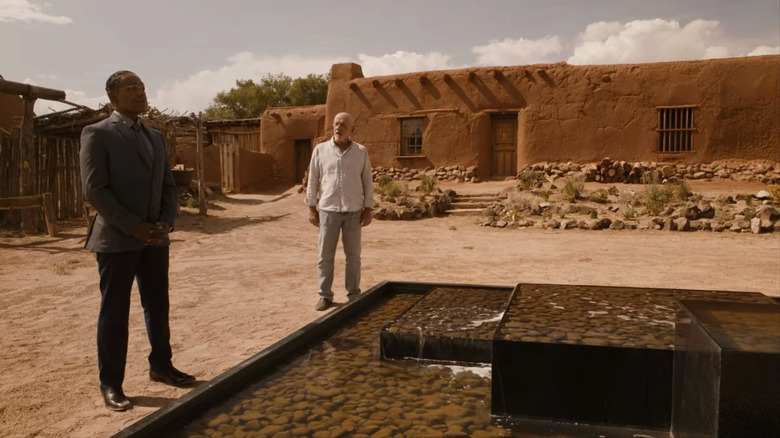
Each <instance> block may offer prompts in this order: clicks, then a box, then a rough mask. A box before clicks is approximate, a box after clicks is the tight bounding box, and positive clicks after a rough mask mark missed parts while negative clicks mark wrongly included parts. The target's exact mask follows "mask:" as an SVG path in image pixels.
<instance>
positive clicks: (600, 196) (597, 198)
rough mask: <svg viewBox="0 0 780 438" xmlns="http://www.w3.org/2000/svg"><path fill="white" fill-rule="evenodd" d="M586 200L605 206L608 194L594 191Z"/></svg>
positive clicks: (600, 190)
mask: <svg viewBox="0 0 780 438" xmlns="http://www.w3.org/2000/svg"><path fill="white" fill-rule="evenodd" d="M588 200H589V201H591V202H596V203H599V204H606V203H608V202H609V193H608V192H607V191H606V190H604V189H599V190H596V191H595V192H593V193H591V194H590V196H588Z"/></svg>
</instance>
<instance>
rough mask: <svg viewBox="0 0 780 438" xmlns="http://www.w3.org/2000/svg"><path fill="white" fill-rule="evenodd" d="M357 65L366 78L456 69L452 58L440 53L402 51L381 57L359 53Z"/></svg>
mask: <svg viewBox="0 0 780 438" xmlns="http://www.w3.org/2000/svg"><path fill="white" fill-rule="evenodd" d="M358 63H359V64H360V66H361V67H362V68H363V75H364V76H366V77H369V76H386V75H394V74H401V73H410V72H416V71H430V70H449V69H453V68H458V66H456V65H454V64H453V63H452V56H450V55H446V54H444V53H441V52H428V53H423V54H419V53H415V52H405V51H403V50H398V51H397V52H395V53H389V54H385V55H381V56H371V55H366V54H364V53H361V54H359V55H358Z"/></svg>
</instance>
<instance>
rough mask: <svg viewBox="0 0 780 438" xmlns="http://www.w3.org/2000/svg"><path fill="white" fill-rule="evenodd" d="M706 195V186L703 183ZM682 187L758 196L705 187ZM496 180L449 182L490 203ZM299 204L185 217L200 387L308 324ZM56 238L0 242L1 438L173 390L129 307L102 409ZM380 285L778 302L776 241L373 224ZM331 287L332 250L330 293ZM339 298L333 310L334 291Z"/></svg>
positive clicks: (308, 238) (66, 429) (160, 398)
mask: <svg viewBox="0 0 780 438" xmlns="http://www.w3.org/2000/svg"><path fill="white" fill-rule="evenodd" d="M702 184H703V185H702ZM702 184H692V189H693V190H694V191H710V192H713V191H715V192H723V191H726V192H731V193H733V194H736V193H746V192H749V191H753V190H756V189H758V188H761V187H760V186H749V185H748V186H749V187H746V186H745V185H742V186H740V187H735V186H732V185H729V184H723V183H720V184H715V183H709V184H708V183H702ZM506 186H508V183H501V182H489V183H482V184H455V185H452V186H450V187H452V188H454V189H455V190H456V191H461V192H475V193H487V192H498V190H500V189H501V188H503V187H506ZM307 214H308V213H307V210H306V208H305V207H304V205H303V195H301V194H298V193H296V188H291V189H289V190H288V191H286V192H281V193H267V194H256V195H233V196H231V197H230V198H226V199H223V200H220V201H219V202H218V205H217V206H216V208H215V209H213V210H210V211H209V215H208V216H207V217H199V216H197V215H196V214H195V213H194V212H193V211H192V210H189V209H185V211H184V212H183V213H182V216H181V217H180V218H179V220H178V222H177V231H176V232H175V233H174V234H173V235H172V236H173V238H174V242H173V246H172V250H171V272H170V278H171V305H172V306H171V330H172V343H173V350H174V363H175V365H176V366H177V367H179V368H180V369H182V370H185V371H187V372H190V373H193V374H195V376H197V378H198V380H199V381H200V382H204V381H208V380H209V379H212V378H213V377H215V376H217V375H219V374H220V373H222V372H224V371H225V370H227V369H229V368H231V367H233V366H234V365H236V364H238V363H240V362H242V361H243V360H245V359H247V358H249V357H250V356H252V355H254V354H256V353H258V352H260V351H261V350H262V349H264V348H266V347H268V346H269V345H271V344H273V343H274V342H276V341H278V340H279V339H281V338H283V337H284V336H286V335H288V334H290V333H291V332H292V331H294V330H296V329H297V328H300V327H302V326H303V325H305V324H307V323H309V322H311V321H312V320H314V319H316V318H318V317H319V316H321V314H320V313H318V312H315V311H314V303H315V302H316V299H317V295H316V282H315V260H316V235H317V229H316V228H315V227H313V226H311V225H310V224H309V223H308V222H307ZM69 225H70V226H69V227H68V228H65V229H64V232H63V234H62V236H61V237H59V238H50V237H46V236H35V237H22V238H19V237H8V236H7V235H6V236H4V237H0V333H2V337H1V338H0V351H2V355H1V356H0V379H1V380H0V436H2V437H84V438H87V437H106V436H110V435H112V434H114V433H116V432H118V431H120V430H121V429H123V428H125V427H127V426H129V425H130V424H132V423H134V422H136V421H138V420H139V419H141V418H142V417H144V416H146V415H148V414H150V413H151V412H153V411H154V410H156V409H157V408H159V407H161V406H163V405H165V404H166V403H169V402H170V401H172V400H174V399H176V398H178V397H181V396H182V395H184V394H186V392H187V391H188V390H187V389H177V388H171V387H167V386H164V385H161V384H158V383H152V382H150V381H149V379H148V376H147V364H146V355H147V354H148V349H149V347H148V343H147V340H146V337H145V329H144V325H143V315H142V311H141V306H140V302H139V301H138V296H137V294H134V296H133V304H132V306H133V307H132V309H131V322H130V345H129V355H128V364H127V373H126V379H125V384H124V389H125V392H126V393H127V395H128V396H129V397H130V399H131V401H132V402H133V403H134V405H135V406H134V408H133V409H131V410H130V411H127V412H124V413H114V412H109V411H108V410H106V409H105V408H104V407H103V405H102V400H101V398H100V393H99V390H98V378H97V365H96V362H97V359H96V352H95V324H96V319H97V312H98V306H99V298H100V295H99V291H98V275H97V269H96V264H95V257H94V255H93V254H90V253H87V252H85V251H84V250H83V249H82V245H83V241H84V234H85V228H84V226H83V224H82V223H75V222H74V223H71V224H69ZM385 280H395V281H423V282H443V283H468V284H486V285H514V284H516V283H519V282H546V283H565V284H602V285H620V286H640V287H650V286H652V287H675V288H691V289H721V290H733V291H758V292H763V293H765V294H767V295H773V296H778V295H780V234H778V233H773V234H762V235H753V234H749V233H748V234H735V233H731V232H724V233H708V232H692V233H669V232H663V231H654V230H634V231H610V230H603V231H582V230H567V231H561V230H540V229H527V230H507V229H495V228H489V227H488V228H483V227H479V226H477V225H476V220H475V218H473V217H447V218H434V219H426V220H420V221H414V222H386V221H381V222H380V221H374V222H373V223H372V224H371V225H370V226H369V227H368V228H366V229H365V231H364V237H363V280H362V286H363V289H364V290H365V289H368V288H370V287H371V286H374V285H376V284H377V283H380V282H382V281H385ZM342 284H343V255H342V254H339V257H338V258H337V268H336V283H335V286H341V285H342ZM334 290H335V291H336V293H337V295H336V301H337V302H343V301H344V300H345V297H344V291H343V289H334Z"/></svg>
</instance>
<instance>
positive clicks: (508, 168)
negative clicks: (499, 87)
mask: <svg viewBox="0 0 780 438" xmlns="http://www.w3.org/2000/svg"><path fill="white" fill-rule="evenodd" d="M490 155H491V158H490V163H491V164H490V176H491V177H492V178H498V177H507V176H512V177H515V176H517V114H494V115H492V116H491V117H490Z"/></svg>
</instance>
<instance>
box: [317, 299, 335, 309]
mask: <svg viewBox="0 0 780 438" xmlns="http://www.w3.org/2000/svg"><path fill="white" fill-rule="evenodd" d="M331 304H333V301H331V300H328V299H326V298H320V300H319V301H317V305H315V306H314V310H316V311H318V312H322V311H323V310H326V309H327V308H328V307H330V305H331Z"/></svg>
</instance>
